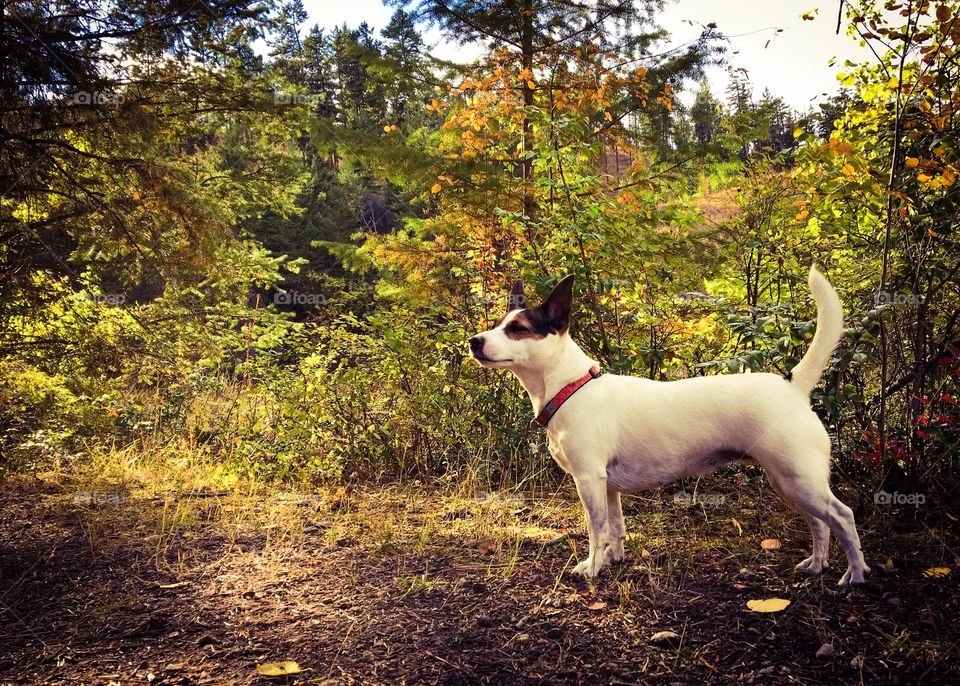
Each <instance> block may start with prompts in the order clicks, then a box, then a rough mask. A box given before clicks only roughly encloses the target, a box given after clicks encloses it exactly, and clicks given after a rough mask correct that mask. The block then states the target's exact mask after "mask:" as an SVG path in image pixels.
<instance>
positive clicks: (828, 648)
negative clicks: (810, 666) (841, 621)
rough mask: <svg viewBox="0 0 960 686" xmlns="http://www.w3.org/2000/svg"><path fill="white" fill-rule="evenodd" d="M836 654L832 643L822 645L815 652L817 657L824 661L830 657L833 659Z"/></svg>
mask: <svg viewBox="0 0 960 686" xmlns="http://www.w3.org/2000/svg"><path fill="white" fill-rule="evenodd" d="M836 654H837V649H836V648H834V647H833V644H832V643H824V644H823V645H822V646H820V649H819V650H818V651H817V657H822V658H823V659H825V660H829V659H830V658H832V657H835V656H836Z"/></svg>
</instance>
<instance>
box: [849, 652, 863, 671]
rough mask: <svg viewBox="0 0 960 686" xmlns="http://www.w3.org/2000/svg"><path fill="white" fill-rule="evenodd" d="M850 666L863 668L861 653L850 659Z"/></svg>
mask: <svg viewBox="0 0 960 686" xmlns="http://www.w3.org/2000/svg"><path fill="white" fill-rule="evenodd" d="M850 666H851V667H853V668H854V669H863V655H856V656H854V658H853V659H852V660H850Z"/></svg>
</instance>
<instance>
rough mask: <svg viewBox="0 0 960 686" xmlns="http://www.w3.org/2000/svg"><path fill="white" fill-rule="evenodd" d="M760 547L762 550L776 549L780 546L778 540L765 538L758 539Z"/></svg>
mask: <svg viewBox="0 0 960 686" xmlns="http://www.w3.org/2000/svg"><path fill="white" fill-rule="evenodd" d="M760 547H761V548H763V549H764V550H777V549H779V548H780V541H778V540H777V539H776V538H765V539H763V540H762V541H760Z"/></svg>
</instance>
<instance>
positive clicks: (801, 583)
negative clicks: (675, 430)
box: [0, 477, 960, 685]
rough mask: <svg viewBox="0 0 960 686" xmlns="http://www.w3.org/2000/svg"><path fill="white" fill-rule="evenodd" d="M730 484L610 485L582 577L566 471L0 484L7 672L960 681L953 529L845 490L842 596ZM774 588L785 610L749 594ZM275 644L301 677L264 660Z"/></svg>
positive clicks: (81, 676) (795, 543)
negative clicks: (588, 573) (848, 577)
mask: <svg viewBox="0 0 960 686" xmlns="http://www.w3.org/2000/svg"><path fill="white" fill-rule="evenodd" d="M725 483H729V482H724V481H723V480H720V479H718V480H717V481H709V482H706V483H704V484H700V486H699V488H700V489H704V488H708V489H718V490H708V491H707V492H708V493H710V494H712V495H709V496H704V497H703V498H702V502H700V503H694V504H691V503H690V502H689V501H684V500H682V499H678V498H676V496H675V493H676V492H677V490H678V488H677V487H671V488H668V489H663V490H662V491H657V492H652V493H650V494H646V495H644V496H642V497H632V498H630V499H628V500H626V508H625V509H626V512H627V521H628V527H629V530H630V531H631V532H632V534H631V537H630V539H629V540H628V542H627V549H628V552H627V560H626V561H625V562H624V563H623V564H620V565H617V566H615V567H614V568H612V569H609V570H606V571H605V572H604V573H603V574H602V575H601V576H600V577H599V578H598V579H597V580H596V581H595V582H591V583H588V582H586V581H584V580H582V579H579V578H576V577H572V576H570V574H569V573H568V570H569V568H570V567H572V566H573V564H575V562H576V559H577V557H576V553H575V551H574V549H576V551H577V552H579V553H580V554H581V555H583V551H584V550H585V547H586V536H585V532H584V528H583V525H582V521H581V515H580V513H579V510H578V506H577V503H576V501H575V499H574V497H573V495H572V492H571V491H570V490H569V489H566V488H565V489H561V490H560V491H559V492H557V493H555V494H551V495H547V496H544V497H541V498H536V499H532V498H529V497H526V498H525V497H519V496H516V495H511V494H504V493H495V494H484V493H470V494H467V495H463V494H461V495H459V496H451V495H443V494H441V493H440V492H437V491H434V490H431V489H429V488H426V487H421V486H419V485H417V484H413V485H410V486H406V487H396V486H393V487H356V488H354V489H352V490H343V489H341V490H338V491H330V492H323V493H311V494H302V493H289V492H270V491H267V490H263V489H251V490H250V491H249V492H242V489H240V490H238V491H234V492H229V493H215V492H201V491H197V492H190V493H167V494H165V495H156V494H154V495H150V496H146V495H143V494H138V492H137V490H136V489H133V488H130V487H129V485H127V486H124V487H122V488H119V487H118V490H116V491H98V492H89V491H78V490H77V487H78V486H77V484H71V483H70V482H69V480H64V479H63V478H60V477H58V478H56V479H47V478H43V477H30V478H24V479H19V480H17V481H15V482H8V483H6V484H3V492H2V495H0V683H2V684H7V683H9V684H35V683H36V684H39V683H44V684H46V683H51V684H53V683H57V684H134V683H136V684H143V683H154V684H253V683H258V684H260V683H270V682H273V683H324V684H365V685H366V684H473V683H478V684H479V683H483V684H511V685H513V684H534V683H536V684H580V683H583V684H704V683H707V684H710V683H758V684H779V683H784V684H786V683H790V684H824V683H842V684H856V683H865V684H876V683H895V684H925V685H932V684H957V683H960V660H958V658H960V647H958V643H960V631H958V629H960V600H958V597H960V596H958V593H957V590H958V583H960V573H958V572H957V571H956V565H957V562H958V561H957V559H956V551H957V550H958V541H957V535H956V527H955V526H954V527H953V529H952V530H951V529H950V528H949V526H943V527H941V526H938V525H933V524H930V523H929V521H927V522H921V521H917V519H916V516H917V513H915V512H909V511H907V512H904V511H896V510H892V509H890V510H888V511H879V510H878V508H875V507H874V506H873V505H872V503H871V504H870V505H869V506H866V505H861V506H859V507H858V508H857V514H858V517H859V522H860V530H861V535H862V537H863V542H864V550H865V554H866V557H867V561H868V563H869V564H870V565H871V566H872V568H873V570H874V571H873V573H872V574H871V575H870V578H869V583H868V584H867V585H866V586H865V587H862V588H858V589H855V590H850V591H838V590H837V589H836V585H835V584H836V582H837V580H838V579H839V576H840V573H841V572H842V571H843V569H844V568H845V563H844V562H843V560H842V555H841V553H840V550H839V548H838V546H837V545H836V543H834V544H833V547H832V551H831V563H832V567H831V569H830V570H828V573H827V574H825V576H824V577H822V578H810V577H806V576H801V575H799V574H796V573H795V572H794V571H793V566H794V564H795V563H797V562H798V561H799V560H800V559H802V558H803V557H805V556H806V555H807V554H808V552H807V548H808V545H809V534H808V532H807V529H806V527H805V526H804V525H803V522H802V520H800V519H799V518H798V517H796V516H794V515H792V514H788V513H786V512H785V511H784V509H783V505H782V503H781V502H780V501H779V500H778V499H777V497H776V496H774V495H773V494H772V493H771V491H770V490H769V488H766V487H764V486H763V485H762V482H761V481H759V480H754V479H750V480H747V479H743V478H741V480H740V484H739V485H738V486H736V487H735V488H733V489H729V488H728V490H726V491H721V490H719V489H722V488H724V484H725ZM101 488H102V486H101ZM845 499H846V500H847V502H850V503H851V505H853V504H854V503H853V502H851V499H850V497H845ZM911 509H912V508H911ZM944 521H945V522H946V524H947V525H950V524H951V523H952V522H951V521H950V520H949V518H944ZM954 524H955V523H954ZM765 539H776V542H778V543H779V544H780V545H779V547H772V548H771V549H765V548H764V547H763V546H761V542H762V541H764V540H765ZM767 545H768V546H772V545H775V544H771V543H768V544H767ZM933 567H946V568H948V569H949V570H950V572H949V573H944V572H943V571H942V570H941V572H940V574H944V575H943V576H936V575H934V574H932V573H931V574H925V571H926V570H928V569H929V568H933ZM771 597H778V598H783V599H787V600H789V601H790V605H789V606H788V607H787V608H786V609H785V610H783V611H782V612H778V613H771V614H762V613H757V612H753V611H751V610H749V609H748V608H747V601H749V600H755V599H765V598H771ZM665 631H669V632H673V634H675V635H672V636H667V637H663V636H657V634H658V633H659V632H665ZM824 644H829V645H830V646H832V653H831V649H830V648H824V649H823V652H826V653H828V654H827V655H823V654H821V655H819V656H818V654H817V653H818V650H819V649H821V646H823V645H824ZM281 660H292V661H296V662H297V663H298V665H299V667H300V669H301V670H302V671H301V672H300V673H299V674H296V675H293V676H281V677H266V676H263V675H261V674H260V673H258V669H257V665H262V664H265V663H270V662H276V661H281Z"/></svg>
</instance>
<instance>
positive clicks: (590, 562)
mask: <svg viewBox="0 0 960 686" xmlns="http://www.w3.org/2000/svg"><path fill="white" fill-rule="evenodd" d="M571 573H572V574H577V575H579V576H582V577H584V578H587V579H592V578H594V577H595V576H596V575H597V574H599V573H600V565H598V564H597V562H596V560H594V558H593V557H588V558H587V559H586V560H584V561H583V562H581V563H579V564H578V565H577V566H576V567H574V568H573V569H572V570H571Z"/></svg>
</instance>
